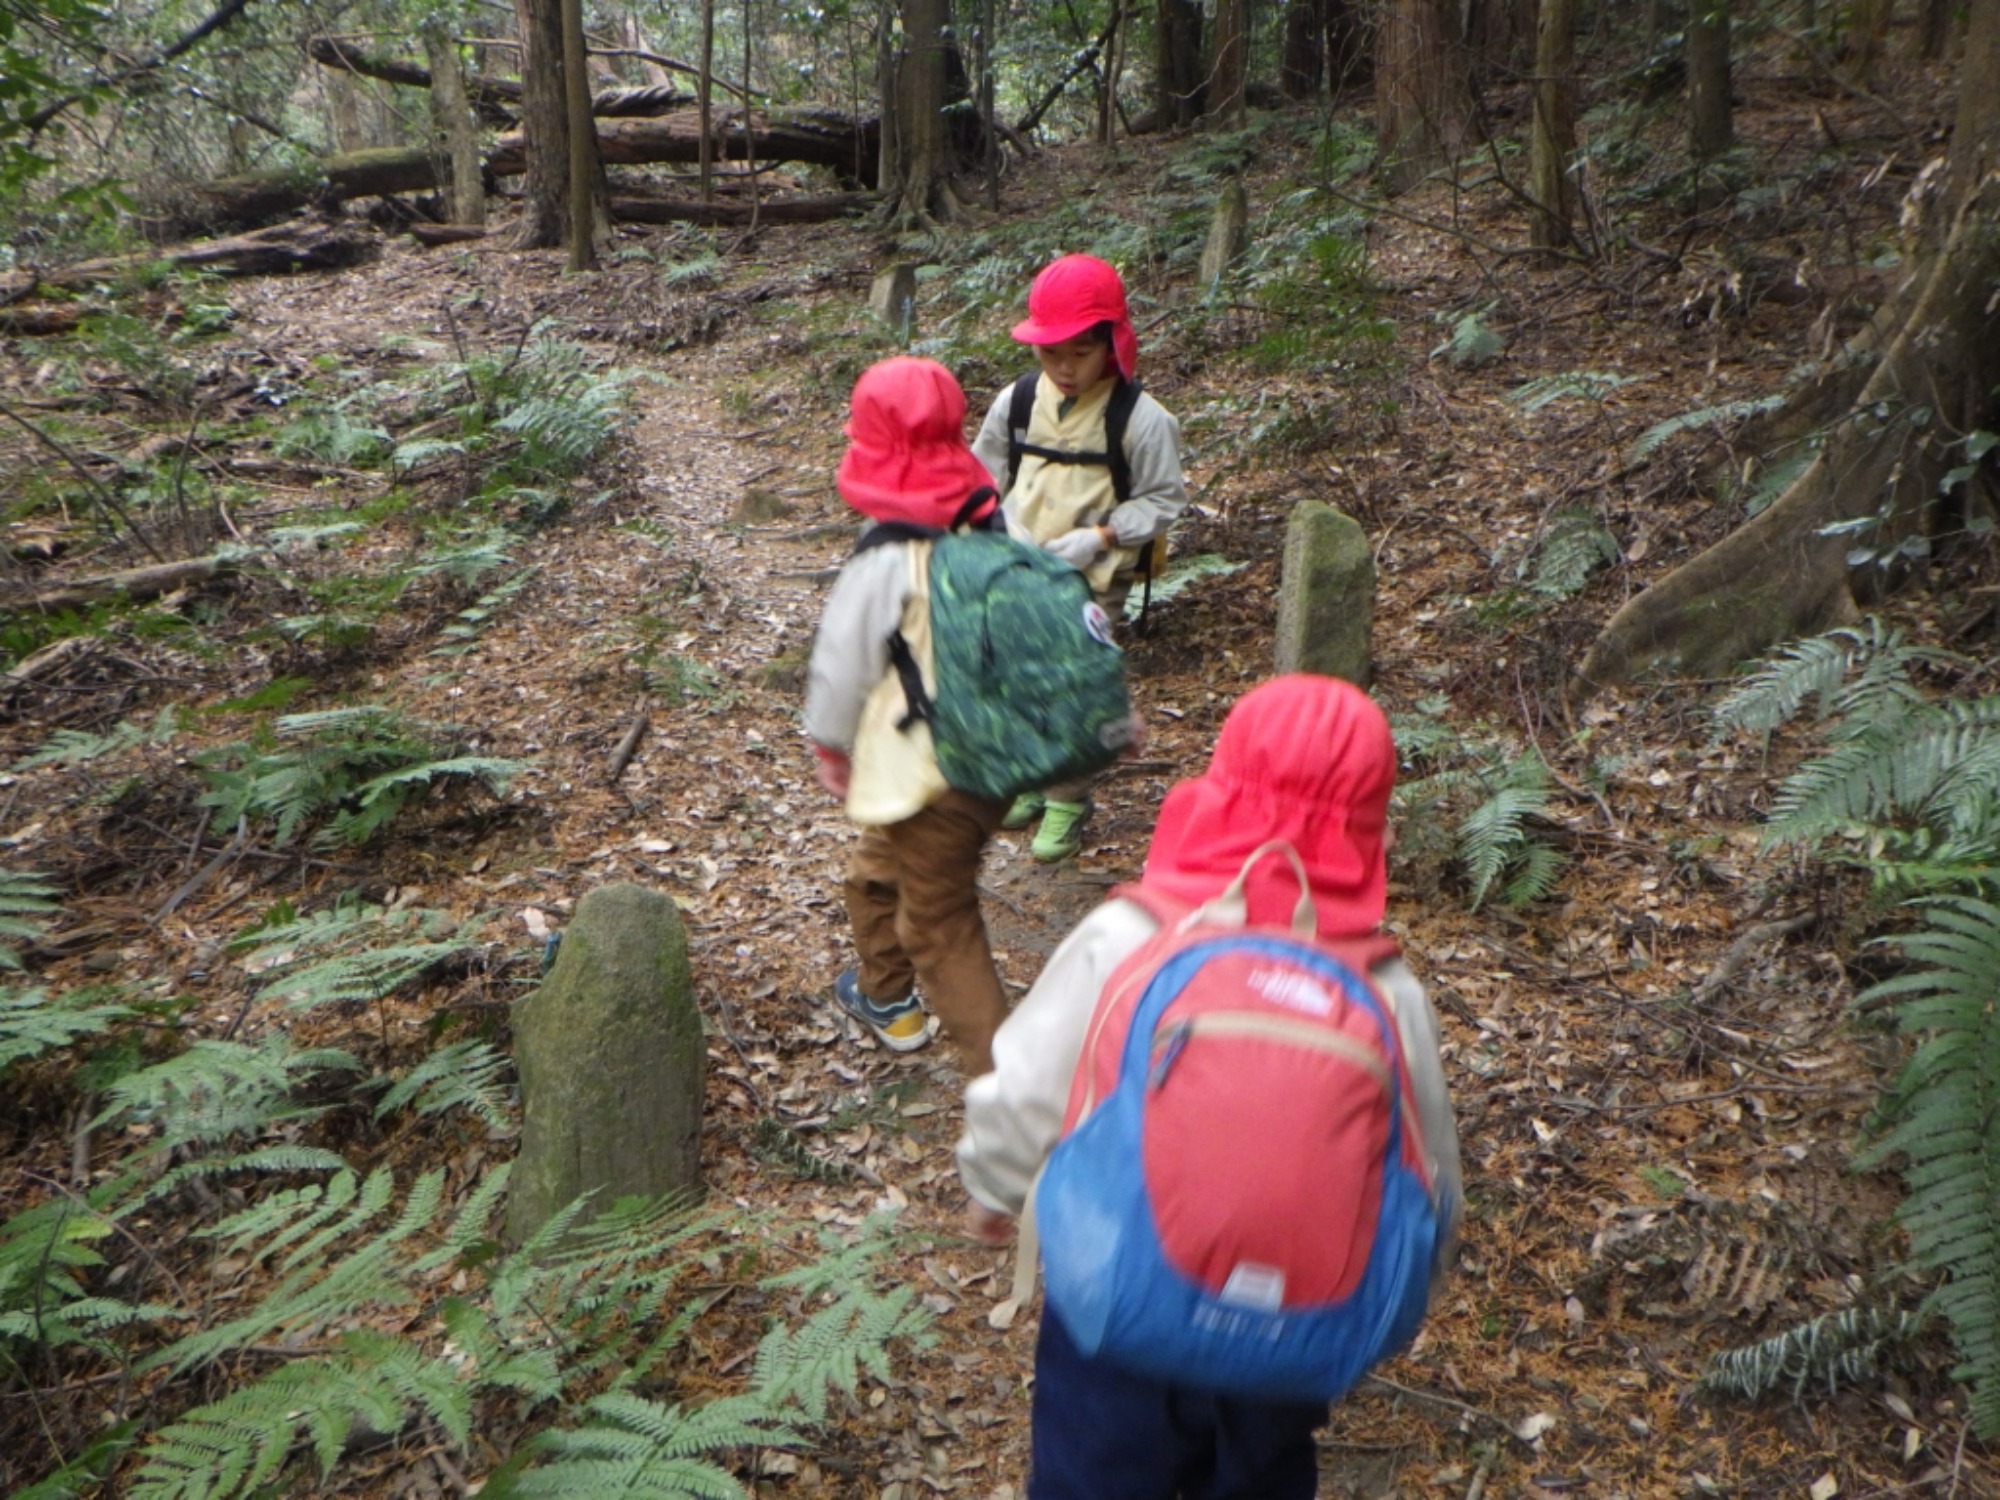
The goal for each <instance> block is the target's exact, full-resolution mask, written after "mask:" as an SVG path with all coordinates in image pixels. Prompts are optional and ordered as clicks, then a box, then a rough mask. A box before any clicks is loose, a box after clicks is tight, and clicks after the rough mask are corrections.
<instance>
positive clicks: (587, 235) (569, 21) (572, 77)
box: [561, 0, 609, 272]
mask: <svg viewBox="0 0 2000 1500" xmlns="http://www.w3.org/2000/svg"><path fill="white" fill-rule="evenodd" d="M561 10H562V47H563V52H562V76H563V128H564V134H565V135H566V136H567V137H568V141H567V145H568V156H569V162H568V166H569V171H568V177H569V184H568V186H569V193H568V209H569V223H568V224H567V225H566V226H565V231H566V232H565V235H564V238H565V240H566V242H567V243H566V249H567V250H568V252H569V269H570V270H571V271H573V272H574V271H594V270H596V269H597V220H598V210H599V206H600V204H601V203H602V202H603V198H604V196H605V195H603V194H600V193H598V192H597V191H595V189H596V187H597V179H598V175H599V174H600V173H601V172H602V171H603V170H604V169H603V167H602V166H601V165H600V164H599V162H598V159H597V127H596V126H595V125H594V124H593V123H592V121H591V118H590V58H589V55H588V54H587V53H586V52H585V51H584V39H583V0H562V3H561ZM605 217H606V218H607V220H608V218H609V214H608V213H607V214H606V216H605ZM607 227H609V226H608V224H607Z"/></svg>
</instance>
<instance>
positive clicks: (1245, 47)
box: [1208, 0, 1250, 125]
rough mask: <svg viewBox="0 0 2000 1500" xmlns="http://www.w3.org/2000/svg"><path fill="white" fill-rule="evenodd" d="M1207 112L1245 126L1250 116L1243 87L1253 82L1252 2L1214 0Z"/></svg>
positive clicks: (1247, 0) (1244, 0)
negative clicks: (1211, 64)
mask: <svg viewBox="0 0 2000 1500" xmlns="http://www.w3.org/2000/svg"><path fill="white" fill-rule="evenodd" d="M1209 77H1210V79H1211V80H1213V81H1212V83H1211V85H1210V88H1209V94H1208V112H1209V113H1210V114H1212V115H1214V116H1215V117H1216V118H1217V119H1219V120H1230V121H1232V122H1234V123H1235V124H1238V125H1240V124H1242V123H1243V121H1244V120H1245V119H1246V118H1247V116H1248V106H1247V104H1246V101H1245V99H1244V86H1245V84H1247V83H1248V82H1249V78H1250V14H1249V0H1215V65H1214V66H1213V67H1212V68H1210V69H1209Z"/></svg>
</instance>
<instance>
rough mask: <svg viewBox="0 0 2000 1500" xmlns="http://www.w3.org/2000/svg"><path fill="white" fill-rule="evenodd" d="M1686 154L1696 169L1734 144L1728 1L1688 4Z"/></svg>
mask: <svg viewBox="0 0 2000 1500" xmlns="http://www.w3.org/2000/svg"><path fill="white" fill-rule="evenodd" d="M1689 4H1690V7H1691V9H1690V12H1689V15H1688V27H1687V72H1688V154H1689V156H1690V157H1691V158H1692V159H1693V162H1694V165H1695V166H1696V168H1700V167H1702V166H1703V165H1705V164H1706V163H1708V162H1711V161H1714V160H1715V158H1716V157H1718V156H1720V155H1722V153H1723V152H1725V151H1727V150H1728V149H1729V148H1730V146H1731V145H1732V144H1733V143H1734V142H1735V139H1736V132H1735V127H1734V126H1733V125H1732V124H1731V121H1730V112H1729V0H1689Z"/></svg>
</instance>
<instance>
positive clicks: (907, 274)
mask: <svg viewBox="0 0 2000 1500" xmlns="http://www.w3.org/2000/svg"><path fill="white" fill-rule="evenodd" d="M868 310H869V311H870V312H872V313H874V314H875V316H876V317H878V318H880V319H881V320H882V321H883V322H884V323H887V324H888V325H889V327H890V328H891V329H892V330H893V331H894V332H896V333H897V334H899V335H900V336H901V337H902V340H903V342H904V343H905V344H906V345H907V344H908V343H909V342H910V340H911V339H913V338H915V337H916V336H917V268H916V267H915V266H913V265H911V264H910V263H909V262H908V261H898V262H897V263H896V264H895V265H893V266H886V267H884V268H883V269H882V270H880V271H877V272H876V273H875V282H874V285H872V286H870V287H869V289H868Z"/></svg>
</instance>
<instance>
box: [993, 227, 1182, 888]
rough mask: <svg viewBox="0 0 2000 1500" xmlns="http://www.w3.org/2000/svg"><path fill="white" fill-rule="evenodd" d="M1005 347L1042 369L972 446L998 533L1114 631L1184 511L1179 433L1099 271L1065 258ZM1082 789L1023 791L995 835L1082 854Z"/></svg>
mask: <svg viewBox="0 0 2000 1500" xmlns="http://www.w3.org/2000/svg"><path fill="white" fill-rule="evenodd" d="M1014 337H1015V338H1016V339H1017V340H1019V341H1020V342H1021V343H1024V344H1029V345H1032V346H1033V347H1034V350H1035V358H1036V361H1037V363H1038V365H1039V366H1040V368H1039V369H1038V370H1036V371H1031V372H1029V373H1028V374H1026V375H1024V376H1022V377H1021V379H1019V380H1018V381H1016V382H1015V383H1014V384H1013V385H1011V386H1009V387H1008V388H1007V389H1006V390H1004V391H1002V392H1001V393H1000V396H999V398H998V399H997V400H996V401H995V402H994V403H993V408H992V410H991V411H989V412H988V413H987V415H986V421H985V423H984V425H983V426H982V427H981V428H980V430H979V436H978V437H977V438H976V439H975V440H974V442H973V445H972V447H973V452H974V453H976V454H978V456H979V460H980V462H981V463H983V464H984V465H985V466H986V468H987V470H988V472H990V473H991V474H992V476H993V483H994V486H995V488H997V489H998V490H1000V492H1001V493H1002V494H1003V495H1005V496H1006V515H1007V525H1008V528H1009V529H1010V530H1011V531H1012V532H1013V533H1014V535H1016V536H1017V537H1020V538H1021V539H1022V540H1024V541H1028V542H1032V543H1033V544H1034V545H1036V546H1038V547H1041V548H1043V549H1045V550H1046V551H1048V552H1050V553H1051V554H1053V555H1054V556H1057V557H1060V558H1062V559H1063V561H1065V562H1067V563H1069V564H1070V565H1071V566H1073V567H1075V568H1076V569H1078V570H1079V571H1080V572H1082V573H1083V575H1084V577H1085V578H1086V579H1087V580H1088V581H1089V583H1090V587H1091V591H1092V592H1093V593H1094V594H1095V595H1096V596H1097V602H1098V603H1099V604H1100V605H1102V606H1103V607H1104V610H1105V612H1106V614H1108V615H1109V616H1110V618H1112V619H1113V620H1116V619H1118V618H1119V617H1120V616H1121V615H1122V614H1123V612H1124V608H1125V599H1126V596H1127V595H1128V594H1129V593H1130V592H1131V590H1132V587H1133V584H1134V583H1135V581H1136V580H1138V579H1139V578H1140V577H1141V576H1142V574H1145V575H1147V576H1150V575H1149V574H1148V571H1147V570H1148V569H1149V568H1150V567H1151V565H1152V563H1153V561H1154V560H1155V559H1157V558H1158V557H1159V556H1160V555H1162V552H1163V545H1162V544H1163V542H1164V539H1165V537H1166V533H1167V528H1168V527H1170V526H1172V525H1173V523H1174V521H1175V519H1176V518H1177V517H1179V515H1180V514H1181V512H1182V511H1183V510H1185V509H1186V508H1187V501H1188V496H1187V485H1186V482H1185V480H1184V479H1183V478H1182V475H1181V436H1180V424H1179V423H1178V422H1176V421H1175V420H1174V418H1173V417H1172V415H1170V414H1169V413H1168V412H1167V410H1166V408H1164V407H1163V406H1161V405H1160V403H1159V402H1157V401H1155V400H1154V399H1153V398H1152V397H1151V396H1149V395H1147V394H1146V393H1145V392H1143V391H1142V390H1141V389H1140V386H1139V379H1138V369H1139V336H1138V334H1137V333H1136V332H1135V331H1134V329H1133V327H1132V317H1131V312H1130V310H1129V308H1128V306H1127V303H1126V298H1125V283H1124V282H1123V281H1122V280H1121V279H1120V278H1119V275H1118V272H1117V271H1116V270H1115V269H1114V268H1113V267H1112V266H1110V265H1109V264H1107V263H1106V262H1104V261H1101V260H1098V259H1097V258H1095V257H1094V256H1089V255H1065V256H1062V257H1061V258H1060V259H1057V260H1055V261H1052V262H1050V263H1049V264H1048V265H1047V266H1045V267H1044V268H1043V269H1042V271H1041V274H1039V275H1038V276H1036V278H1035V281H1034V284H1033V285H1032V286H1031V287H1030V288H1029V289H1028V316H1027V318H1026V319H1025V320H1024V321H1022V322H1021V323H1019V324H1017V325H1016V326H1015V328H1014ZM1090 786H1091V783H1090V779H1089V778H1087V777H1086V778H1079V779H1077V780H1074V781H1070V782H1066V783H1063V784H1060V785H1057V786H1052V787H1048V788H1046V789H1044V790H1041V791H1036V792H1029V793H1024V794H1022V795H1021V796H1020V797H1018V798H1016V799H1015V801H1014V804H1013V806H1012V807H1010V808H1009V809H1008V812H1007V817H1006V819H1005V820H1004V822H1003V824H1002V826H1003V827H1007V828H1025V827H1027V826H1028V824H1030V823H1032V822H1034V821H1035V819H1036V818H1037V817H1039V818H1040V819H1041V826H1040V827H1039V828H1038V829H1037V830H1036V833H1035V837H1034V840H1033V842H1032V844H1031V845H1030V848H1029V852H1030V853H1031V854H1033V856H1034V857H1035V858H1036V859H1038V860H1041V861H1044V862H1051V863H1052V862H1055V861H1060V860H1064V859H1068V858H1070V857H1071V856H1072V855H1074V854H1076V853H1077V852H1078V850H1079V849H1080V848H1081V847H1082V843H1083V840H1082V835H1081V832H1080V830H1081V826H1082V823H1083V821H1084V819H1085V818H1086V817H1087V816H1088V815H1089V812H1090Z"/></svg>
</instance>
